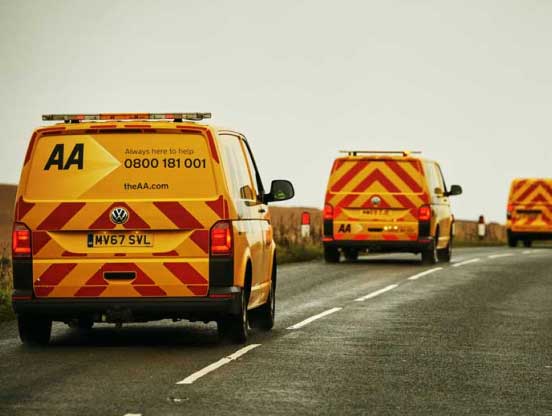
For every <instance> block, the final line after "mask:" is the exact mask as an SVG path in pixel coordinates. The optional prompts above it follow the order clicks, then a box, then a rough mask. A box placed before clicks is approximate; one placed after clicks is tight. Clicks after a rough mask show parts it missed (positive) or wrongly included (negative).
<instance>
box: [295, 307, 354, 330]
mask: <svg viewBox="0 0 552 416" xmlns="http://www.w3.org/2000/svg"><path fill="white" fill-rule="evenodd" d="M341 309H343V308H332V309H328V310H327V311H324V312H322V313H319V314H318V315H314V316H311V317H310V318H307V319H305V320H304V321H301V322H299V323H298V324H295V325H292V326H290V327H288V329H299V328H302V327H304V326H305V325H308V324H310V323H311V322H312V321H316V320H317V319H320V318H323V317H325V316H327V315H330V314H332V313H335V312H338V311H340V310H341Z"/></svg>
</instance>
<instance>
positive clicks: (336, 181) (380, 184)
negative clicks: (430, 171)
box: [330, 159, 425, 194]
mask: <svg viewBox="0 0 552 416" xmlns="http://www.w3.org/2000/svg"><path fill="white" fill-rule="evenodd" d="M330 190H331V192H333V193H360V194H361V193H365V192H371V193H372V192H378V193H397V194H405V193H407V194H422V193H424V192H425V190H424V174H423V171H422V167H421V164H420V162H419V161H417V160H392V159H390V160H385V159H382V160H366V159H361V160H338V161H337V162H336V165H335V167H334V171H333V172H332V175H331V178H330Z"/></svg>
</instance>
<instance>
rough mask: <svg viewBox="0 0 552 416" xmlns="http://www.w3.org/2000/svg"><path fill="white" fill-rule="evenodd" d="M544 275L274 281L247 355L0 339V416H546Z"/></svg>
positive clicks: (11, 332) (536, 258) (551, 258)
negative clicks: (266, 327) (33, 345)
mask: <svg viewBox="0 0 552 416" xmlns="http://www.w3.org/2000/svg"><path fill="white" fill-rule="evenodd" d="M441 267H442V269H439V268H441ZM551 270H552V250H550V249H546V248H541V249H538V248H536V249H531V250H526V249H522V248H519V249H516V250H512V249H506V248H478V249H458V250H456V251H455V256H454V260H453V263H452V264H451V265H449V264H445V265H436V266H434V267H430V266H422V265H420V263H419V261H418V258H417V257H414V256H412V255H384V256H375V257H369V258H364V259H362V260H360V261H359V262H357V263H341V264H338V265H325V264H324V263H322V262H310V263H302V264H296V265H288V266H282V267H281V268H280V270H279V277H278V279H279V280H278V291H277V324H276V327H275V329H274V330H273V331H272V332H271V333H268V334H266V333H261V332H253V333H252V336H251V337H250V340H249V342H248V343H247V345H246V346H245V348H244V346H236V345H230V344H221V343H220V342H219V340H218V337H217V333H216V327H215V325H213V324H210V325H204V324H189V323H172V322H166V321H163V322H159V323H151V324H139V325H127V326H125V327H123V328H122V329H120V330H117V329H116V328H114V327H113V326H108V325H99V326H97V327H95V328H94V329H93V330H92V331H91V332H90V333H88V334H81V333H79V332H77V331H75V330H71V329H69V328H67V327H66V326H64V325H62V324H57V325H56V326H55V328H54V336H53V339H52V343H51V345H50V346H49V347H47V348H42V349H26V348H23V347H22V346H21V345H20V343H19V340H18V338H17V333H16V328H15V324H14V323H7V324H3V325H2V326H0V415H33V416H34V415H65V414H68V415H116V416H119V415H120V416H123V415H128V414H135V415H138V414H141V415H144V416H149V415H237V414H239V415H258V414H266V415H272V414H282V415H284V414H285V415H288V414H309V415H321V414H328V415H349V414H363V415H364V414H367V415H371V414H374V415H411V414H412V415H552V302H551V300H552V273H551ZM426 272H427V273H426ZM228 357H229V358H228ZM179 382H180V383H181V384H177V383H179Z"/></svg>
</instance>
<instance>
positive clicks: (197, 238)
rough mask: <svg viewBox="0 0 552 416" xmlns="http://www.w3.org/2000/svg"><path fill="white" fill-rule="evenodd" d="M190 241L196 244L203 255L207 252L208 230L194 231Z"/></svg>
mask: <svg viewBox="0 0 552 416" xmlns="http://www.w3.org/2000/svg"><path fill="white" fill-rule="evenodd" d="M190 239H191V240H192V241H193V242H194V243H196V245H197V246H198V247H199V248H201V249H202V250H203V251H204V252H205V253H208V252H209V231H208V230H195V231H194V232H193V233H192V235H191V236H190Z"/></svg>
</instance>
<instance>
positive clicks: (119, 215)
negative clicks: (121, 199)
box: [109, 207, 128, 224]
mask: <svg viewBox="0 0 552 416" xmlns="http://www.w3.org/2000/svg"><path fill="white" fill-rule="evenodd" d="M109 219H110V220H111V222H112V223H113V224H124V223H125V222H127V221H128V211H127V210H126V209H124V208H122V207H115V208H113V209H112V210H111V214H110V215H109Z"/></svg>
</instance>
